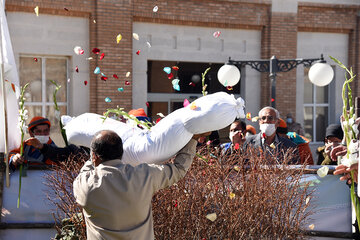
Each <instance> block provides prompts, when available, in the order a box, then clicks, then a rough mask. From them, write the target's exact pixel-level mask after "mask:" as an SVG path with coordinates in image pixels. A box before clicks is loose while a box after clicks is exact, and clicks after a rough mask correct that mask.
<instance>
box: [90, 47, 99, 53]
mask: <svg viewBox="0 0 360 240" xmlns="http://www.w3.org/2000/svg"><path fill="white" fill-rule="evenodd" d="M92 52H93V53H94V54H99V53H100V49H98V48H93V50H92Z"/></svg>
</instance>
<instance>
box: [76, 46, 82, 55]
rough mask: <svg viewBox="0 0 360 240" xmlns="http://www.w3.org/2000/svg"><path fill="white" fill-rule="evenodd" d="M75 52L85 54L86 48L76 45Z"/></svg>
mask: <svg viewBox="0 0 360 240" xmlns="http://www.w3.org/2000/svg"><path fill="white" fill-rule="evenodd" d="M74 52H75V54H76V55H82V54H84V50H83V49H82V48H81V47H80V46H76V47H74Z"/></svg>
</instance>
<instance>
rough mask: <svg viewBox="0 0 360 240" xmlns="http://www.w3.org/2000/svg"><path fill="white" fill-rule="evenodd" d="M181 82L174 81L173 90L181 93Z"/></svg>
mask: <svg viewBox="0 0 360 240" xmlns="http://www.w3.org/2000/svg"><path fill="white" fill-rule="evenodd" d="M179 82H180V80H179V79H177V78H175V79H174V80H172V81H171V83H172V85H173V88H174V89H175V90H176V91H180V86H179Z"/></svg>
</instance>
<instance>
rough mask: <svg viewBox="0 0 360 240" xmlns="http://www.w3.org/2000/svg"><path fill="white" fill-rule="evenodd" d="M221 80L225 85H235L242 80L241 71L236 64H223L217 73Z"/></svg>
mask: <svg viewBox="0 0 360 240" xmlns="http://www.w3.org/2000/svg"><path fill="white" fill-rule="evenodd" d="M217 77H218V79H219V82H220V83H221V84H222V85H224V86H225V87H229V86H230V87H232V86H235V85H236V84H237V83H238V82H239V80H240V71H239V69H238V68H237V67H236V66H234V65H228V64H227V65H224V66H222V67H221V68H220V69H219V71H218V74H217Z"/></svg>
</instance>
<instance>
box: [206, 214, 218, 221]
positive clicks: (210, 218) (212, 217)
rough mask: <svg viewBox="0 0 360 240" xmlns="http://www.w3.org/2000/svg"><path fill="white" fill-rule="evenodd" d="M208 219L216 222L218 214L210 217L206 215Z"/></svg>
mask: <svg viewBox="0 0 360 240" xmlns="http://www.w3.org/2000/svg"><path fill="white" fill-rule="evenodd" d="M206 218H207V219H209V220H210V221H212V222H214V221H215V220H216V218H217V216H216V213H210V214H208V215H206Z"/></svg>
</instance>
